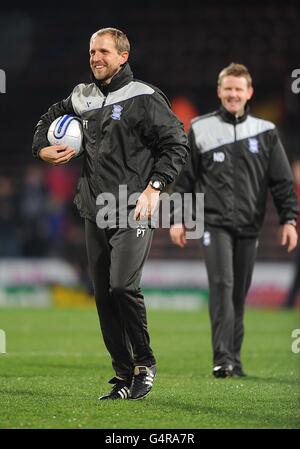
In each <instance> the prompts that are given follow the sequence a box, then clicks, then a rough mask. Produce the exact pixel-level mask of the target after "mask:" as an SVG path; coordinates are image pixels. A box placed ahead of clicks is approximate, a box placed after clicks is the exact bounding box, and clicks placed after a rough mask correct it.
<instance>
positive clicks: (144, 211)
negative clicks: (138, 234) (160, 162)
mask: <svg viewBox="0 0 300 449" xmlns="http://www.w3.org/2000/svg"><path fill="white" fill-rule="evenodd" d="M159 194H160V192H159V190H155V189H153V188H152V187H151V186H149V185H148V186H147V187H146V189H145V190H144V191H143V193H142V194H141V195H140V196H139V198H138V200H137V203H136V207H135V211H134V219H135V220H137V221H141V220H146V219H151V217H152V216H153V214H154V212H155V210H156V208H157V205H158V202H159Z"/></svg>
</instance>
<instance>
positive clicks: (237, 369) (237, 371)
mask: <svg viewBox="0 0 300 449" xmlns="http://www.w3.org/2000/svg"><path fill="white" fill-rule="evenodd" d="M233 375H234V376H238V377H246V376H247V374H246V373H245V371H244V370H243V368H242V367H241V366H235V367H234V368H233Z"/></svg>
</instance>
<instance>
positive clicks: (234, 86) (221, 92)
mask: <svg viewBox="0 0 300 449" xmlns="http://www.w3.org/2000/svg"><path fill="white" fill-rule="evenodd" d="M252 95H253V88H252V87H249V86H248V83H247V80H246V78H245V77H244V76H232V75H229V76H224V77H223V78H222V81H221V85H220V86H219V87H218V97H219V98H220V100H221V103H222V105H223V106H224V108H225V109H226V110H227V111H228V112H230V113H231V114H233V115H235V116H240V115H243V113H244V110H245V104H246V103H247V101H248V100H250V98H251V97H252Z"/></svg>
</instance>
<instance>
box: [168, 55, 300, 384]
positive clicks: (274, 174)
mask: <svg viewBox="0 0 300 449" xmlns="http://www.w3.org/2000/svg"><path fill="white" fill-rule="evenodd" d="M217 94H218V97H219V98H220V100H221V106H220V109H219V110H218V111H215V112H213V113H211V114H208V115H205V116H203V117H198V118H196V119H194V120H193V121H192V125H191V129H190V133H189V141H190V146H191V157H190V160H189V162H188V163H187V164H186V166H185V168H184V169H183V171H182V172H181V174H180V176H179V177H178V179H177V181H176V182H175V187H174V191H176V192H180V193H182V194H183V193H185V192H204V194H205V196H204V224H205V232H204V235H203V249H204V258H205V263H206V268H207V272H208V281H209V290H210V291H209V311H210V318H211V329H212V346H213V375H214V376H215V377H219V378H222V377H228V376H232V375H237V376H244V375H245V372H244V370H243V366H242V361H241V347H242V341H243V336H244V324H243V319H244V304H245V299H246V295H247V292H248V289H249V287H250V282H251V276H252V271H253V267H254V261H255V255H256V248H257V238H258V234H259V231H260V229H261V226H262V223H263V219H264V215H265V210H266V202H267V194H268V190H270V191H271V193H272V196H273V199H274V203H275V206H276V208H277V211H278V215H279V220H280V225H281V244H282V245H287V246H288V251H289V252H290V251H292V250H293V249H294V248H295V246H296V244H297V232H296V228H295V225H296V218H297V199H296V195H295V192H294V188H293V176H292V173H291V169H290V166H289V162H288V160H287V157H286V154H285V151H284V148H283V146H282V144H281V142H280V138H279V136H278V133H277V130H276V127H275V125H274V124H273V123H271V122H269V121H266V120H262V119H259V118H256V117H253V116H251V115H250V114H249V107H248V106H247V102H248V100H250V99H251V97H252V95H253V87H252V79H251V76H250V74H249V72H248V69H247V68H246V67H245V66H244V65H242V64H234V63H232V64H230V65H229V66H228V67H226V68H224V69H223V70H222V71H221V73H220V74H219V77H218V88H217ZM174 217H175V214H174ZM170 234H171V239H172V241H173V242H174V243H175V244H176V245H178V246H180V247H184V246H185V244H186V228H185V224H184V221H183V219H182V220H181V221H180V222H177V223H174V225H173V226H172V227H171V229H170Z"/></svg>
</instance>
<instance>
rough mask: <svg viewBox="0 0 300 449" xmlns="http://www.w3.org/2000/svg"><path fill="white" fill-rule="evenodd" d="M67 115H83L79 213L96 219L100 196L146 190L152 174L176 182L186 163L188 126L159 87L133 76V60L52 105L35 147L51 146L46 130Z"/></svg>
mask: <svg viewBox="0 0 300 449" xmlns="http://www.w3.org/2000/svg"><path fill="white" fill-rule="evenodd" d="M63 114H71V115H75V116H77V117H80V119H81V121H82V126H83V133H84V141H83V145H84V148H85V151H84V156H83V157H84V161H83V170H82V174H81V177H80V179H79V182H78V187H77V193H76V196H75V199H74V202H75V204H76V205H77V207H78V209H79V212H80V215H81V216H82V217H84V218H88V219H90V220H92V221H95V216H96V198H97V196H98V195H99V194H100V193H102V192H109V193H112V194H114V195H116V196H117V195H118V189H119V185H120V184H123V185H124V184H125V185H127V189H128V196H129V195H130V194H131V193H134V192H142V191H143V190H144V189H145V188H146V186H147V184H148V182H149V180H150V179H151V178H155V179H158V180H160V181H163V182H164V183H165V184H169V183H171V182H172V181H173V180H174V179H175V178H176V176H177V175H178V174H179V172H180V170H181V168H182V166H183V165H184V163H185V161H186V158H187V155H188V153H189V147H188V144H187V137H186V135H185V133H184V131H183V126H182V124H181V123H180V122H179V120H178V119H177V117H176V116H175V114H174V113H173V112H172V111H171V108H170V105H169V102H168V100H167V98H166V97H165V95H164V94H163V93H162V92H161V91H160V90H159V89H157V88H156V87H154V86H151V85H149V84H146V83H144V82H142V81H138V80H134V79H133V74H132V72H131V69H130V66H129V64H128V63H126V64H125V65H124V67H123V68H122V69H121V71H120V72H118V73H117V74H116V75H115V76H114V77H113V79H112V81H111V83H110V84H109V85H108V86H105V87H104V88H102V87H101V86H100V85H99V83H98V82H97V80H95V79H94V83H91V84H78V85H77V86H76V87H75V88H74V90H73V92H72V94H71V95H70V96H69V97H68V98H66V99H65V100H63V101H60V102H59V103H56V104H54V105H53V106H51V107H50V108H49V110H48V112H47V113H46V114H44V115H43V116H42V117H41V119H40V121H39V122H38V124H37V126H36V129H35V134H34V139H33V146H32V152H33V155H34V157H37V158H38V154H39V151H40V150H41V149H42V148H43V147H46V146H49V142H48V140H47V132H48V128H49V126H50V124H51V123H52V121H53V120H55V119H56V118H57V117H59V116H60V115H63Z"/></svg>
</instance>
